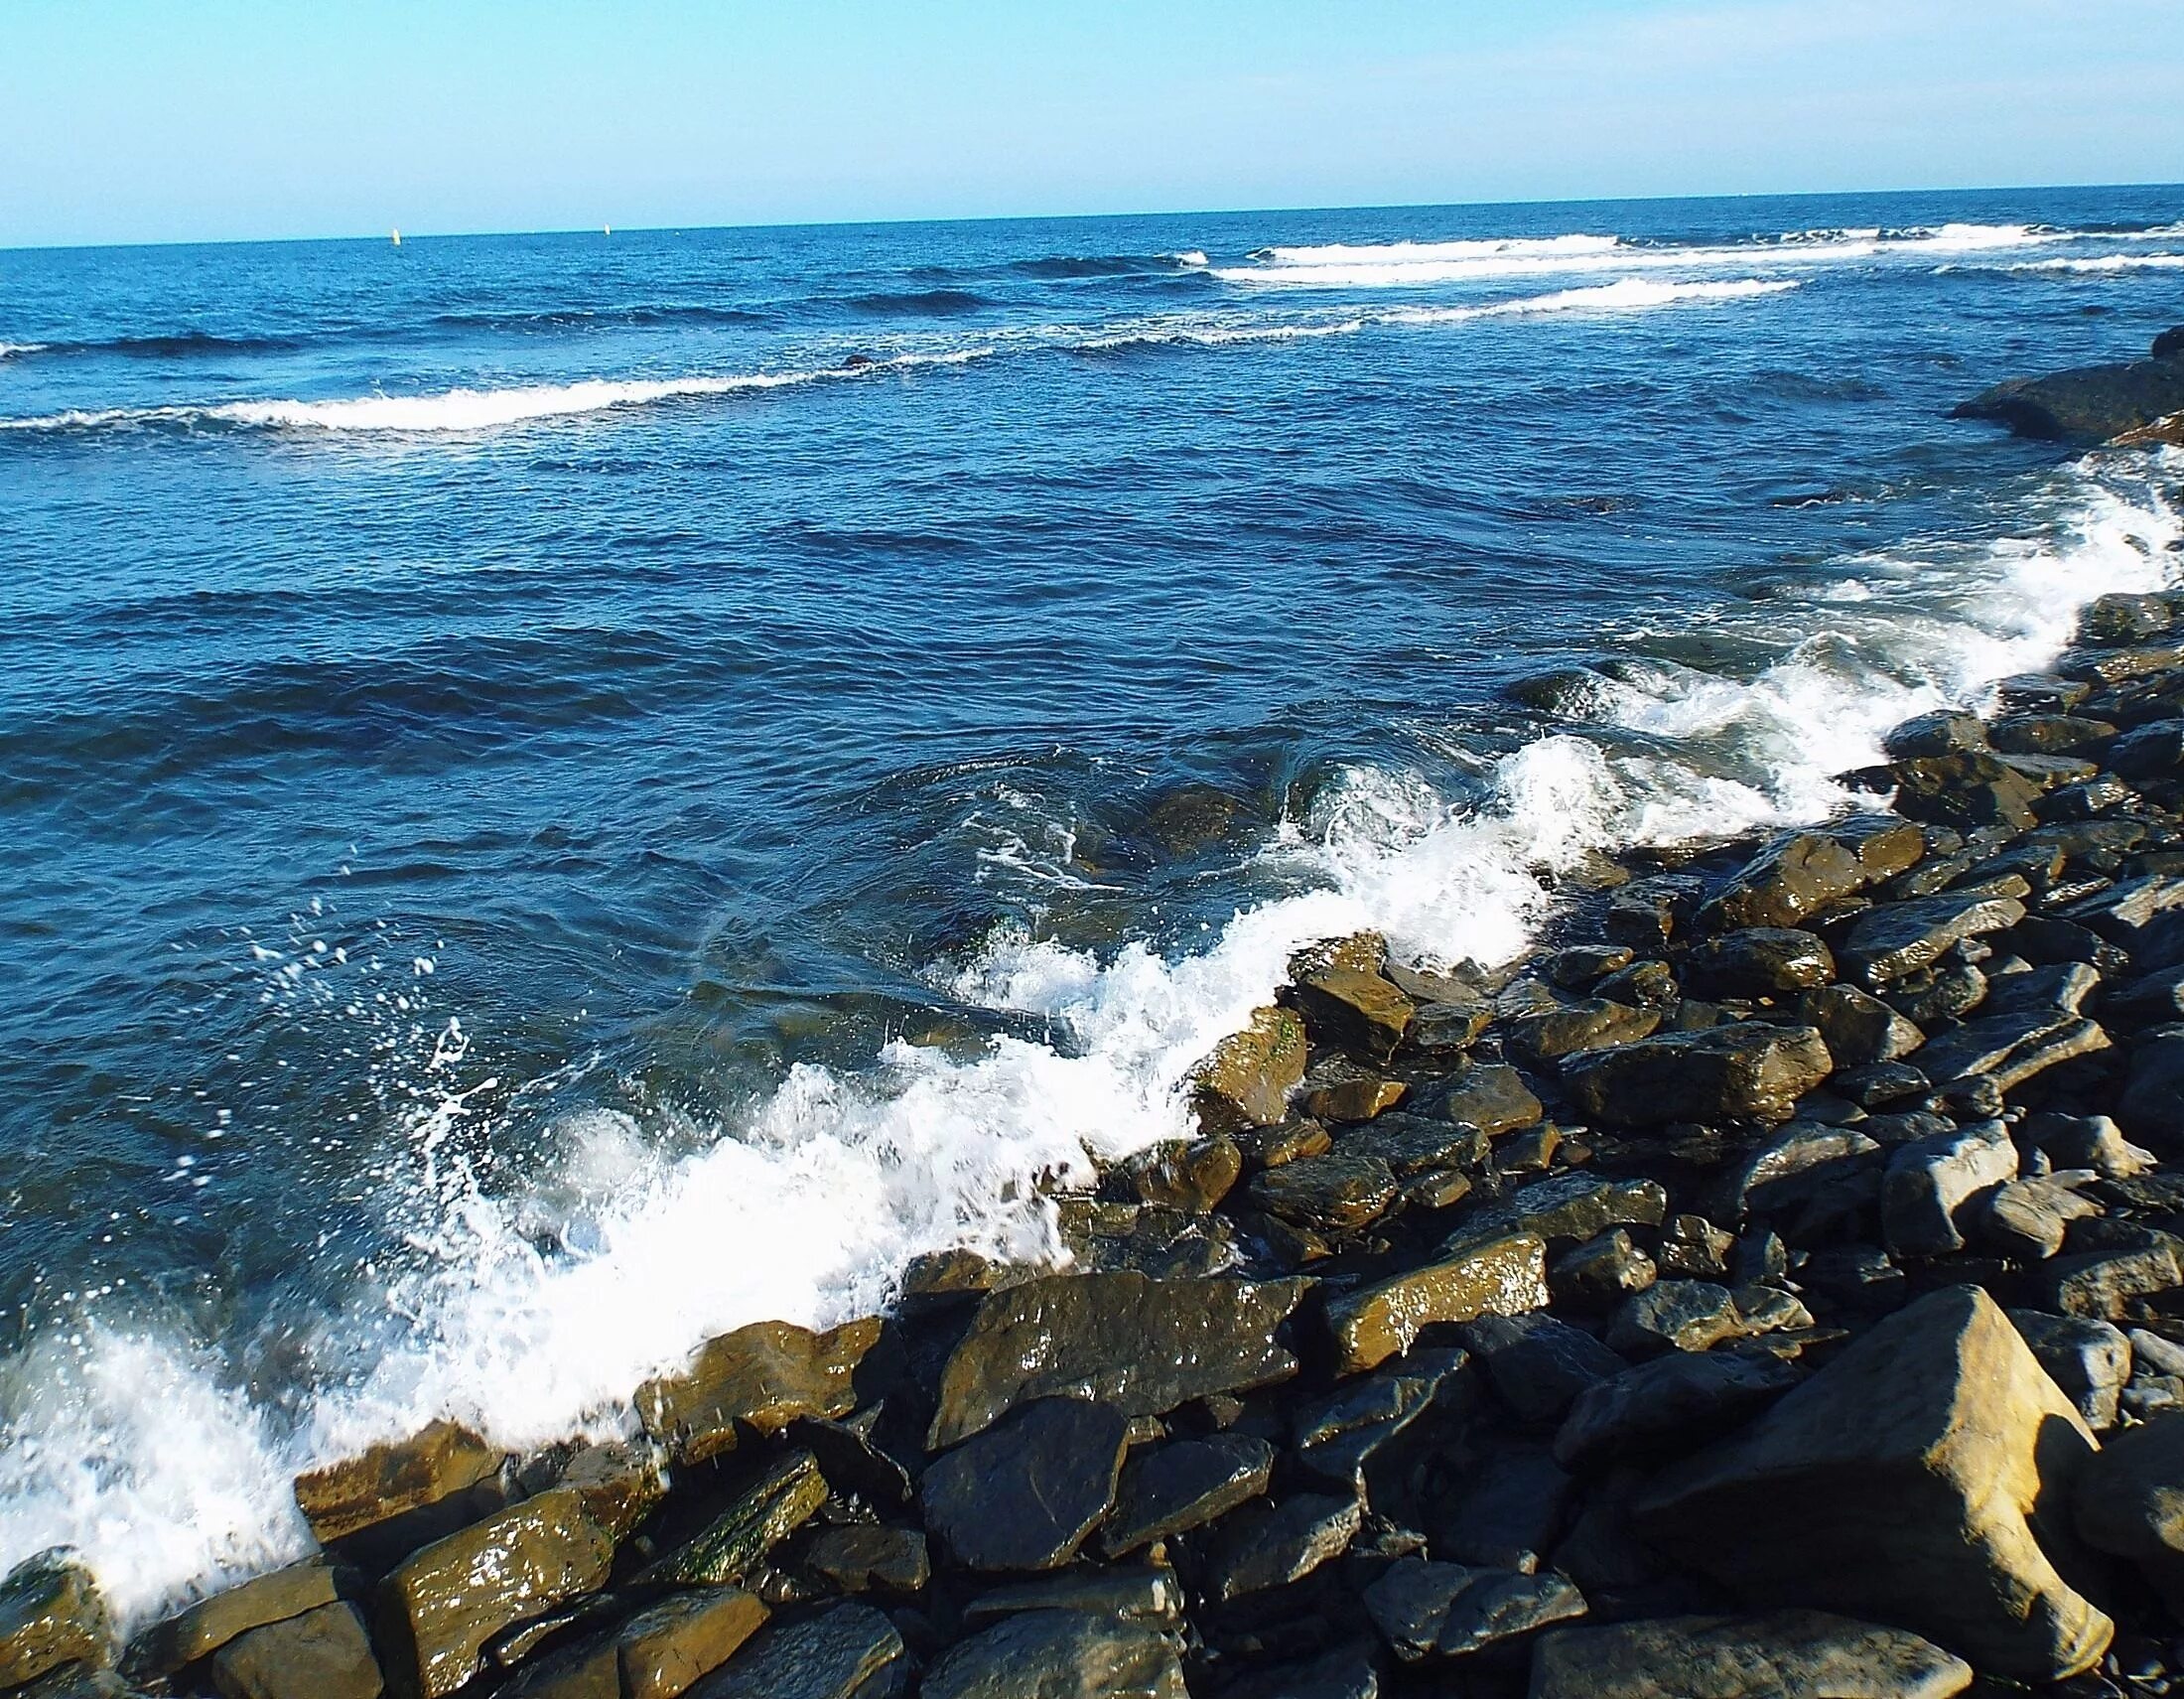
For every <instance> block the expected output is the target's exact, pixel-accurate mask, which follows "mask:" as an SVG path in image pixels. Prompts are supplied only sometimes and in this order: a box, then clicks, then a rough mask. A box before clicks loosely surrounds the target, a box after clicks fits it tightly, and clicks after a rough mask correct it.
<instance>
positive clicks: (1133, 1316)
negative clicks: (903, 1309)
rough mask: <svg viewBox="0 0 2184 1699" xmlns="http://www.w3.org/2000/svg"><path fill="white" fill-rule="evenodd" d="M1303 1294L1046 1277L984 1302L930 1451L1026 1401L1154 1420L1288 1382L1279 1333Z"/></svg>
mask: <svg viewBox="0 0 2184 1699" xmlns="http://www.w3.org/2000/svg"><path fill="white" fill-rule="evenodd" d="M1303 1295H1304V1285H1303V1283H1302V1282H1299V1281H1294V1280H1277V1281H1258V1282H1254V1281H1245V1280H1227V1279H1220V1278H1211V1279H1198V1278H1180V1279H1167V1280H1151V1279H1148V1278H1147V1277H1146V1276H1145V1275H1143V1274H1138V1273H1135V1272H1121V1273H1114V1274H1082V1275H1052V1276H1047V1277H1045V1278H1042V1279H1038V1280H1027V1281H1025V1282H1024V1283H1023V1284H1022V1285H1020V1286H1012V1287H1010V1288H1008V1289H1007V1290H1005V1291H1001V1292H995V1293H991V1294H989V1295H988V1296H987V1297H985V1298H984V1299H982V1300H981V1301H980V1303H979V1307H978V1312H977V1314H976V1315H975V1316H974V1317H973V1319H972V1322H971V1326H970V1329H969V1331H968V1332H967V1333H966V1334H965V1336H964V1338H963V1341H962V1343H961V1344H960V1345H957V1346H956V1348H955V1350H954V1352H953V1353H952V1354H951V1355H950V1356H949V1358H948V1361H947V1364H946V1366H945V1367H944V1368H943V1369H942V1371H941V1377H940V1396H939V1407H938V1409H937V1411H936V1412H935V1414H934V1416H933V1422H932V1428H931V1430H930V1432H929V1433H928V1434H927V1436H926V1445H927V1449H929V1450H934V1451H938V1450H941V1449H943V1448H945V1447H948V1446H952V1445H954V1444H956V1443H957V1442H958V1441H961V1440H964V1439H968V1438H969V1437H970V1436H971V1435H972V1434H975V1433H977V1432H979V1431H980V1430H981V1429H982V1428H986V1427H988V1426H990V1425H991V1424H992V1423H994V1422H995V1421H997V1420H999V1419H1000V1418H1001V1417H1002V1416H1004V1415H1006V1414H1007V1413H1008V1412H1009V1411H1010V1410H1011V1409H1013V1408H1014V1407H1015V1406H1017V1405H1018V1404H1020V1403H1024V1402H1027V1401H1028V1400H1030V1399H1034V1398H1044V1397H1078V1398H1097V1399H1100V1400H1103V1401H1105V1402H1108V1403H1111V1404H1114V1405H1115V1406H1116V1407H1117V1408H1118V1409H1120V1410H1121V1411H1122V1412H1123V1413H1124V1414H1125V1415H1127V1416H1158V1415H1162V1414H1164V1413H1166V1412H1167V1411H1169V1410H1172V1409H1174V1408H1175V1406H1176V1405H1178V1404H1181V1403H1184V1402H1186V1401H1187V1400H1189V1399H1192V1398H1202V1397H1205V1396H1206V1395H1207V1394H1209V1393H1215V1392H1238V1391H1244V1390H1248V1389H1249V1388H1252V1387H1255V1386H1265V1385H1269V1384H1271V1383H1273V1382H1274V1381H1278V1380H1285V1379H1287V1378H1288V1377H1289V1376H1291V1375H1292V1374H1294V1373H1296V1372H1297V1359H1296V1358H1295V1357H1294V1356H1292V1355H1291V1354H1290V1352H1289V1351H1288V1350H1286V1349H1285V1348H1284V1347H1283V1346H1282V1345H1281V1344H1280V1343H1279V1342H1278V1340H1277V1338H1276V1330H1277V1329H1278V1328H1279V1327H1280V1326H1281V1324H1282V1323H1283V1321H1284V1320H1285V1319H1286V1318H1287V1317H1288V1316H1289V1314H1290V1312H1291V1311H1292V1310H1294V1309H1296V1308H1297V1302H1298V1300H1299V1299H1301V1298H1302V1297H1303Z"/></svg>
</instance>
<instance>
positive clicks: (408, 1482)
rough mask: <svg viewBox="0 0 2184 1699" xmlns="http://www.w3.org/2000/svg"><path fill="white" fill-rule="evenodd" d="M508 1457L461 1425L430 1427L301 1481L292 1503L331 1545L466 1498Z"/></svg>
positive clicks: (321, 1539) (301, 1477)
mask: <svg viewBox="0 0 2184 1699" xmlns="http://www.w3.org/2000/svg"><path fill="white" fill-rule="evenodd" d="M505 1457H506V1454H505V1453H503V1452H502V1451H500V1450H499V1449H498V1448H497V1447H494V1446H488V1445H487V1444H486V1443H485V1442H484V1441H483V1440H482V1439H480V1438H478V1435H476V1434H474V1433H473V1432H471V1430H470V1429H468V1428H466V1427H463V1426H461V1425H459V1424H458V1423H455V1422H434V1423H433V1424H432V1425H431V1426H429V1427H427V1428H426V1429H424V1431H423V1432H421V1433H419V1434H417V1435H415V1436H414V1437H413V1438H410V1439H407V1440H397V1441H393V1442H391V1443H389V1444H386V1445H377V1446H373V1447H372V1448H371V1449H370V1450H369V1451H367V1452H365V1453H364V1454H363V1455H362V1456H360V1457H352V1458H346V1459H343V1460H342V1461H341V1462H340V1463H337V1464H332V1465H330V1466H328V1467H327V1468H325V1469H318V1470H313V1471H311V1472H310V1473H309V1474H307V1475H299V1476H298V1477H297V1478H296V1504H297V1507H298V1508H299V1509H301V1510H302V1511H303V1513H304V1520H305V1521H307V1522H309V1523H310V1524H311V1532H312V1535H313V1536H314V1537H315V1538H316V1539H317V1540H318V1541H319V1543H320V1544H321V1545H332V1544H333V1543H334V1542H336V1541H337V1540H341V1539H343V1538H345V1537H347V1536H349V1535H352V1534H355V1533H357V1532H359V1531H361V1530H362V1529H365V1528H369V1527H373V1526H375V1525H377V1524H380V1523H385V1522H391V1521H393V1520H394V1519H395V1518H396V1517H399V1516H405V1515H408V1514H410V1513H412V1512H416V1511H419V1510H423V1509H426V1508H427V1507H429V1506H432V1505H435V1504H438V1503H440V1502H441V1501H442V1500H443V1499H448V1498H452V1497H454V1496H455V1495H456V1494H458V1493H463V1492H467V1491H468V1490H469V1489H470V1488H472V1487H477V1486H478V1485H479V1484H480V1483H482V1482H486V1481H489V1480H490V1479H491V1478H492V1477H493V1476H495V1475H497V1474H498V1473H499V1470H500V1466H501V1464H502V1462H503V1461H504V1460H505ZM459 1514H461V1512H459ZM442 1531H445V1530H443V1529H438V1528H434V1529H431V1530H429V1531H426V1532H425V1537H427V1538H429V1537H431V1535H432V1533H437V1532H442Z"/></svg>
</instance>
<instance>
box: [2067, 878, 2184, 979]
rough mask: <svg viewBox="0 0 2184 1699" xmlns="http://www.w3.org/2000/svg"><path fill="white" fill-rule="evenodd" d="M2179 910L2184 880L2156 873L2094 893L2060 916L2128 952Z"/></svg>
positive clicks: (2182, 897) (2183, 906)
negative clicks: (2086, 928)
mask: <svg viewBox="0 0 2184 1699" xmlns="http://www.w3.org/2000/svg"><path fill="white" fill-rule="evenodd" d="M2179 908H2184V879H2178V878H2176V877H2175V876H2174V875H2171V874H2159V873H2156V874H2147V875H2146V876H2145V877H2143V878H2140V879H2133V880H2129V881H2126V882H2125V883H2123V884H2121V885H2114V886H2111V887H2109V888H2108V889H2107V890H2105V891H2100V892H2096V893H2095V894H2094V895H2093V896H2091V897H2088V898H2085V899H2083V900H2082V901H2080V902H2077V903H2073V904H2071V905H2070V906H2069V907H2068V908H2066V909H2063V910H2061V911H2059V913H2060V915H2061V918H2062V919H2064V920H2075V921H2076V922H2078V923H2079V924H2080V925H2083V926H2089V927H2091V928H2092V929H2093V930H2094V931H2096V932H2098V933H2100V934H2101V936H2102V937H2104V938H2107V939H2108V940H2109V941H2110V942H2111V943H2114V944H2120V945H2121V946H2122V947H2123V948H2124V949H2126V950H2128V949H2132V948H2134V947H2141V946H2142V944H2143V936H2142V935H2143V934H2146V933H2148V931H2149V928H2151V927H2152V926H2153V925H2154V923H2155V922H2156V921H2157V920H2160V919H2161V917H2163V916H2165V915H2171V914H2174V913H2176V911H2177V910H2178V909H2179ZM2149 965H2153V963H2151V962H2150V961H2149Z"/></svg>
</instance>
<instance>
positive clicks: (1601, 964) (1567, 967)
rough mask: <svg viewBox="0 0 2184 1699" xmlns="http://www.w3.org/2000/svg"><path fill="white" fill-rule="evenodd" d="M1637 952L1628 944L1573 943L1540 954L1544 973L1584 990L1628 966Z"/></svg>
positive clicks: (1550, 979)
mask: <svg viewBox="0 0 2184 1699" xmlns="http://www.w3.org/2000/svg"><path fill="white" fill-rule="evenodd" d="M1635 954H1636V952H1635V951H1633V950H1632V949H1631V947H1630V946H1629V945H1628V944H1571V945H1570V947H1568V948H1567V949H1559V950H1550V951H1549V952H1548V953H1547V954H1546V955H1544V956H1542V957H1541V958H1540V962H1539V970H1540V974H1541V976H1542V977H1543V978H1544V979H1546V980H1547V982H1548V983H1549V984H1550V985H1560V986H1562V987H1563V988H1564V989H1565V990H1566V991H1581V990H1582V989H1584V987H1586V986H1587V985H1590V984H1591V983H1592V982H1593V981H1594V980H1597V979H1602V978H1605V977H1606V976H1607V975H1608V974H1611V973H1615V972H1619V971H1620V970H1621V969H1623V968H1626V967H1628V966H1629V965H1630V964H1631V962H1632V960H1633V959H1634V958H1635Z"/></svg>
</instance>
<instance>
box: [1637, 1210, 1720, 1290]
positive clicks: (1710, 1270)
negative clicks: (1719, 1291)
mask: <svg viewBox="0 0 2184 1699" xmlns="http://www.w3.org/2000/svg"><path fill="white" fill-rule="evenodd" d="M1735 1243H1736V1235H1735V1234H1734V1233H1731V1232H1726V1231H1724V1230H1723V1229H1722V1228H1720V1227H1717V1226H1715V1225H1714V1224H1713V1223H1712V1222H1711V1221H1709V1220H1707V1219H1706V1216H1704V1215H1697V1214H1693V1213H1691V1212H1689V1211H1686V1212H1685V1213H1684V1214H1681V1215H1672V1216H1671V1217H1670V1218H1669V1220H1668V1222H1667V1224H1666V1225H1664V1226H1663V1227H1662V1229H1661V1242H1660V1246H1659V1248H1658V1249H1657V1250H1655V1252H1654V1253H1653V1260H1654V1261H1655V1262H1656V1263H1658V1264H1659V1265H1660V1268H1661V1272H1662V1274H1663V1275H1665V1276H1667V1277H1668V1278H1670V1279H1683V1280H1720V1279H1723V1278H1724V1277H1726V1276H1727V1274H1728V1272H1729V1265H1728V1260H1727V1259H1728V1254H1729V1251H1730V1249H1731V1248H1732V1247H1733V1246H1734V1245H1735Z"/></svg>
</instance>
